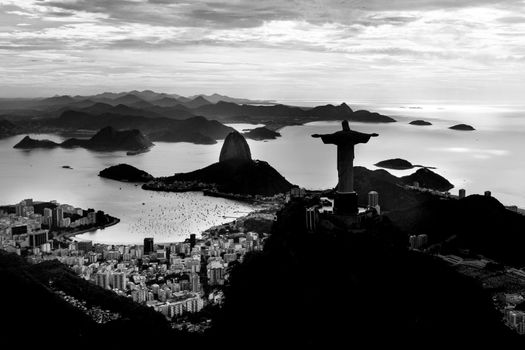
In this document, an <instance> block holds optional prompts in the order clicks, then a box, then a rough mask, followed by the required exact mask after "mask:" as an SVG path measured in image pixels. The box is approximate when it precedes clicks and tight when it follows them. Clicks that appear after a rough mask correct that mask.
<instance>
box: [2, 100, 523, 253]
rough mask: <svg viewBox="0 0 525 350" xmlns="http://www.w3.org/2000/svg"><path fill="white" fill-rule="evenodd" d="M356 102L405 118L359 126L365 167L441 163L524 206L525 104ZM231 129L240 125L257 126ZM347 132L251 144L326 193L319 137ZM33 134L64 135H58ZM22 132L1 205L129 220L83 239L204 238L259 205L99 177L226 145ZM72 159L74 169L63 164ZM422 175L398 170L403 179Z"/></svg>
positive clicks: (442, 169)
mask: <svg viewBox="0 0 525 350" xmlns="http://www.w3.org/2000/svg"><path fill="white" fill-rule="evenodd" d="M301 104H302V105H306V104H307V103H305V102H303V103H301ZM351 107H352V108H354V109H356V106H351ZM357 108H367V109H371V110H375V111H378V112H381V113H384V114H387V115H391V116H393V117H394V118H396V119H397V120H398V122H397V123H390V124H363V123H351V127H352V128H353V129H355V130H358V131H362V132H377V133H378V134H379V137H377V138H373V139H371V140H370V142H369V143H367V144H360V145H357V146H356V158H355V164H356V165H362V166H366V167H368V168H370V169H377V168H376V167H374V164H375V163H377V162H379V161H381V160H385V159H389V158H398V157H399V158H404V159H407V160H409V161H410V162H412V163H413V164H420V165H426V166H434V167H436V168H437V169H436V170H435V171H436V172H438V173H439V174H441V175H443V176H445V177H446V178H447V179H449V181H451V182H452V183H453V184H454V185H455V186H456V187H455V189H453V190H452V192H453V193H456V192H457V190H458V189H459V188H465V189H466V190H467V194H472V193H483V192H484V191H486V190H490V191H492V193H493V195H494V196H495V197H497V198H498V199H499V200H500V201H501V202H502V203H504V204H506V205H518V206H520V207H525V181H523V179H524V175H525V156H524V155H523V149H524V146H525V138H524V136H525V112H524V111H525V107H520V106H461V105H446V106H439V105H433V104H421V105H414V104H398V105H393V104H389V105H388V106H387V105H377V104H376V105H373V106H366V105H363V106H358V107H357ZM414 119H425V120H428V121H430V122H432V123H433V125H432V126H413V125H409V124H408V123H409V122H410V121H411V120H414ZM458 123H466V124H471V125H473V126H474V127H475V128H476V129H477V130H476V131H473V132H464V131H454V130H449V129H448V127H449V126H452V125H454V124H458ZM231 126H233V127H234V128H236V129H237V130H240V131H242V130H244V129H249V128H253V127H256V125H247V124H232V125H231ZM339 129H340V124H339V123H337V122H315V123H309V124H307V125H302V126H292V127H286V128H283V129H282V130H280V132H281V134H282V137H280V138H278V139H277V140H269V141H253V140H249V141H248V143H249V145H250V148H251V151H252V156H253V157H254V158H255V159H261V160H265V161H267V162H269V163H270V164H271V165H272V166H273V167H275V168H276V169H277V170H278V171H279V172H281V174H283V175H284V176H285V177H286V178H287V179H288V180H289V181H290V182H292V183H294V184H297V185H300V186H302V187H306V188H308V189H324V188H330V187H334V186H335V184H336V181H337V170H336V149H335V146H332V145H324V144H323V143H322V142H321V141H320V140H319V139H314V138H312V137H311V136H310V135H311V134H314V133H331V132H334V131H337V130H339ZM33 137H36V138H49V139H54V140H56V141H60V140H62V138H61V137H59V136H56V135H33ZM21 138H22V136H16V137H10V138H6V139H2V140H0V203H2V204H14V203H16V202H18V201H20V200H22V199H24V198H34V199H35V200H52V199H56V200H58V201H59V202H62V203H68V204H71V205H74V206H79V207H82V208H91V207H93V208H96V209H100V210H104V211H106V212H107V213H109V214H111V215H114V216H116V217H119V218H120V219H121V220H122V221H121V223H120V224H118V225H116V226H113V227H110V228H106V229H104V230H98V231H95V232H92V233H86V234H84V235H81V236H79V238H80V239H92V240H94V241H96V242H105V243H139V242H142V240H143V238H144V237H154V238H155V241H156V242H174V241H181V240H184V239H185V238H187V237H188V236H189V234H191V233H196V234H199V233H200V232H202V231H203V230H205V229H206V228H208V227H210V226H213V225H217V224H220V223H223V222H227V221H231V220H232V219H233V218H235V217H239V216H242V215H244V214H246V213H248V212H250V211H252V210H254V209H255V208H254V207H253V206H251V205H247V204H244V203H238V202H235V201H230V200H226V199H221V198H211V197H204V196H203V195H202V194H201V193H183V194H177V193H162V192H150V191H143V190H141V189H140V187H139V186H135V184H129V183H120V182H117V181H113V180H108V179H102V178H100V177H98V176H97V174H98V172H99V171H100V170H102V169H104V168H106V167H108V166H111V165H116V164H119V163H128V164H131V165H133V166H136V167H138V168H140V169H142V170H145V171H148V172H149V173H151V174H153V175H154V176H167V175H172V174H173V173H177V172H186V171H191V170H195V169H198V168H201V167H204V166H207V165H209V164H211V163H213V162H215V161H217V160H218V157H219V153H220V149H221V147H222V141H219V142H218V143H217V144H215V145H194V144H189V143H163V142H158V143H156V145H155V147H153V148H152V150H151V151H150V152H147V153H143V154H140V155H136V156H126V154H125V152H92V151H88V150H84V149H53V150H43V149H41V150H40V149H39V150H31V151H24V150H16V149H13V148H12V147H13V145H15V144H16V143H17V142H18V141H19V140H20V139H21ZM63 165H69V166H71V167H72V168H73V169H72V170H68V169H63V168H62V166H63ZM413 171H415V170H406V171H391V172H392V173H393V174H395V175H398V176H399V175H407V174H410V173H411V172H413ZM380 195H381V194H380ZM380 198H381V197H380Z"/></svg>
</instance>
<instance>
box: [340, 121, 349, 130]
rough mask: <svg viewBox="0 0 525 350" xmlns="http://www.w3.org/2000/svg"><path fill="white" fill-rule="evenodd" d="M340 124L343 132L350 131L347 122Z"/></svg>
mask: <svg viewBox="0 0 525 350" xmlns="http://www.w3.org/2000/svg"><path fill="white" fill-rule="evenodd" d="M341 124H342V125H343V131H350V124H348V120H343V122H342V123H341Z"/></svg>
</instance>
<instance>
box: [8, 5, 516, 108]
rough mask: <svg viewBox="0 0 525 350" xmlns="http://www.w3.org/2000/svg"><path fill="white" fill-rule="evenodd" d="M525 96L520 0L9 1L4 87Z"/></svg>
mask: <svg viewBox="0 0 525 350" xmlns="http://www.w3.org/2000/svg"><path fill="white" fill-rule="evenodd" d="M132 89H139V90H142V89H152V90H155V91H163V92H170V93H178V94H182V95H192V94H196V93H213V92H218V93H223V94H228V95H232V96H238V97H250V98H266V99H278V100H287V99H298V100H313V99H318V100H321V99H325V100H333V101H343V100H344V101H347V102H349V103H352V102H401V103H402V102H418V101H419V102H425V101H460V102H465V103H466V102H469V103H470V102H475V103H481V102H483V103H487V104H490V103H518V102H524V101H523V96H524V95H525V1H524V0H501V1H497V0H363V1H336V0H331V1H330V0H325V1H321V0H318V1H315V0H305V1H292V0H287V1H266V0H257V1H255V0H231V1H214V0H208V1H198V0H197V1H193V0H192V1H168V0H149V1H148V0H107V1H102V0H54V1H47V0H45V1H44V0H43V1H32V0H0V96H50V95H54V94H89V93H95V92H102V91H121V90H132Z"/></svg>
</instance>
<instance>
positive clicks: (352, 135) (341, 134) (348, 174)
mask: <svg viewBox="0 0 525 350" xmlns="http://www.w3.org/2000/svg"><path fill="white" fill-rule="evenodd" d="M342 124H343V130H341V131H337V132H335V133H333V134H326V135H319V134H314V135H312V137H316V138H318V137H320V138H321V140H323V143H325V144H333V145H336V146H337V173H338V176H339V183H338V185H337V196H336V198H335V204H334V211H335V213H336V214H342V215H353V214H357V194H356V193H355V191H354V146H355V145H357V144H358V143H367V142H368V140H370V138H371V137H376V136H379V135H378V134H365V133H361V132H358V131H353V130H350V126H349V125H348V121H347V120H345V121H343V123H342Z"/></svg>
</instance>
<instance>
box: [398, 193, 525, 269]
mask: <svg viewBox="0 0 525 350" xmlns="http://www.w3.org/2000/svg"><path fill="white" fill-rule="evenodd" d="M388 215H389V217H390V218H391V219H392V221H393V222H394V224H395V225H396V226H398V227H399V228H401V229H402V230H403V231H405V232H408V233H418V234H421V233H424V234H427V235H428V236H429V239H430V240H431V243H436V242H442V241H444V240H446V239H449V238H452V239H451V240H450V241H449V243H448V245H449V246H450V247H451V248H462V249H472V250H473V251H475V252H477V253H479V254H483V255H485V256H487V257H489V258H492V259H495V260H497V261H500V262H503V263H507V264H509V265H513V266H523V265H525V256H524V255H523V246H524V245H525V236H524V235H523V228H524V227H525V216H523V215H520V214H517V213H515V212H512V211H510V210H507V209H506V208H505V207H504V206H503V205H502V204H501V203H500V202H499V201H498V200H497V199H495V198H493V197H486V196H480V195H473V196H468V197H466V198H463V199H460V200H454V199H450V200H433V201H427V202H425V203H422V204H421V205H420V206H417V207H413V208H410V209H405V210H400V211H394V212H391V213H389V214H388Z"/></svg>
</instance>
